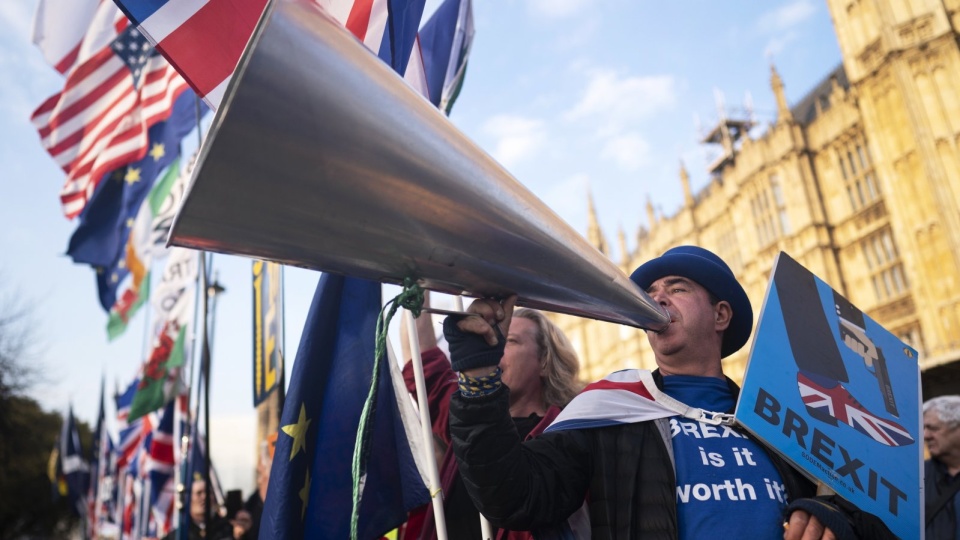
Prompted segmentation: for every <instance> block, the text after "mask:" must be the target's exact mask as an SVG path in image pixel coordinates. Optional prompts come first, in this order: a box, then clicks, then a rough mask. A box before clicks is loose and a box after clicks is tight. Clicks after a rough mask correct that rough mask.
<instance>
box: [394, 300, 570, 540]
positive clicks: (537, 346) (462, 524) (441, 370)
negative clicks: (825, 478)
mask: <svg viewBox="0 0 960 540" xmlns="http://www.w3.org/2000/svg"><path fill="white" fill-rule="evenodd" d="M425 294H426V295H427V296H426V297H425V300H424V305H425V306H429V302H430V301H429V293H425ZM416 325H417V333H418V335H419V338H418V340H419V345H420V351H421V353H420V356H421V359H422V361H423V371H424V379H425V382H426V387H427V393H428V395H427V399H428V401H429V406H430V418H431V421H432V423H433V434H434V438H435V449H436V451H437V455H438V456H439V457H438V460H439V463H440V467H439V468H440V485H441V487H442V488H443V493H444V515H445V517H446V525H447V536H448V538H451V539H453V538H456V539H472V538H476V539H479V538H481V528H480V517H479V513H478V512H477V509H476V507H475V506H474V505H473V502H472V501H471V500H470V497H469V495H468V494H467V492H466V490H465V489H464V486H463V480H462V479H461V478H460V475H459V474H458V471H457V469H458V468H457V463H456V460H455V458H454V455H453V450H452V449H451V448H450V431H449V429H448V411H449V404H450V396H451V395H452V394H453V393H454V392H455V391H456V389H457V375H456V373H454V372H453V370H452V369H451V368H450V361H449V360H448V359H447V357H446V355H445V354H444V352H443V351H442V350H440V348H439V347H438V346H437V339H436V336H435V334H434V329H433V326H432V324H431V320H430V315H429V314H427V313H424V314H422V315H421V316H420V317H419V318H418V319H417V322H416ZM401 336H402V339H403V340H406V336H407V333H406V330H405V329H404V330H401ZM506 342H507V344H506V348H505V352H504V354H503V357H502V358H501V359H500V362H499V365H500V368H501V369H502V370H503V379H504V381H506V382H507V383H508V384H509V385H510V387H511V389H513V392H512V393H511V395H510V400H509V403H508V404H507V405H506V408H507V409H508V410H509V416H510V418H511V425H512V426H513V427H514V429H515V430H516V432H517V433H518V435H519V436H520V437H521V438H526V439H530V438H532V437H535V436H536V435H539V434H540V433H542V432H543V430H544V429H545V428H546V427H547V425H549V424H550V422H552V421H553V419H554V418H556V416H557V414H558V413H559V412H560V410H561V408H562V407H563V406H565V405H566V404H567V403H568V402H569V401H570V400H571V399H572V398H573V396H575V395H576V394H577V392H579V390H580V389H581V387H582V385H581V384H580V382H579V381H578V379H577V375H578V373H579V367H580V364H579V361H578V359H577V355H576V352H575V351H574V350H573V347H572V346H571V345H570V342H569V341H568V340H567V338H566V336H564V334H563V333H562V332H561V331H560V329H559V328H557V327H556V325H554V324H553V323H552V322H550V321H549V320H548V319H547V318H546V317H545V316H544V315H543V314H542V313H540V312H539V311H536V310H532V309H519V310H517V312H516V314H515V316H514V325H513V327H512V328H511V329H510V333H509V334H508V335H507V339H506ZM404 345H406V343H405V344H404ZM404 355H405V358H407V359H408V360H407V362H406V365H405V366H404V368H403V375H404V379H405V381H406V384H407V389H408V390H409V392H410V393H411V395H413V397H414V398H416V383H415V380H414V374H413V367H412V363H411V361H410V360H409V358H410V353H409V352H408V351H406V350H405V351H404ZM421 520H422V528H421V529H419V536H417V531H416V529H417V527H415V526H413V524H415V523H417V522H420V521H421ZM403 532H404V534H405V536H404V538H405V539H411V538H421V539H424V540H427V539H433V538H436V526H435V522H434V517H433V510H432V508H431V507H430V506H428V507H427V508H426V510H425V514H423V515H413V516H411V520H410V522H408V527H407V528H406V530H404V531H403ZM496 538H509V539H528V538H531V536H530V534H529V533H526V532H517V531H505V530H501V531H498V532H497V533H496Z"/></svg>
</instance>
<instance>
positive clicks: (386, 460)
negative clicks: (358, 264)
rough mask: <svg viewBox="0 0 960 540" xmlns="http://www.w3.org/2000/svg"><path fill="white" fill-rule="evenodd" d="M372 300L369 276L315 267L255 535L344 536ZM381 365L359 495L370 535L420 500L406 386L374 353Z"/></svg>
mask: <svg viewBox="0 0 960 540" xmlns="http://www.w3.org/2000/svg"><path fill="white" fill-rule="evenodd" d="M380 307H381V302H380V284H379V283H375V282H370V281H365V280H360V279H354V278H347V277H343V276H337V275H333V274H328V273H324V274H323V275H322V276H321V278H320V283H319V285H318V286H317V292H316V294H315V295H314V298H313V303H312V304H311V306H310V312H309V314H308V315H307V321H306V324H305V325H304V329H303V334H302V337H301V339H300V346H299V347H298V349H297V357H296V360H295V362H294V364H293V374H292V376H291V379H290V386H289V389H288V391H287V396H286V400H285V405H284V409H283V415H282V418H281V421H280V426H281V428H280V434H279V437H278V439H277V446H276V450H275V453H274V457H273V468H272V472H271V474H270V486H269V488H268V496H267V500H266V504H265V507H264V512H263V518H262V522H261V526H260V538H261V539H273V538H275V539H284V538H311V539H312V538H316V539H326V538H348V537H349V536H350V515H351V511H352V499H353V496H352V493H353V487H352V474H351V462H352V459H353V449H354V441H355V435H356V433H357V429H358V426H359V422H360V414H361V411H362V409H363V404H364V401H365V399H366V396H367V392H368V390H369V388H370V382H371V379H372V372H373V364H374V349H375V343H374V337H375V333H376V324H377V318H378V316H379V311H380ZM381 369H382V372H381V374H380V375H381V376H380V384H379V386H378V388H377V392H378V406H377V408H376V413H375V415H374V417H373V418H372V440H371V441H370V445H369V448H370V452H371V453H370V457H369V459H368V460H367V465H366V477H365V478H364V480H363V486H364V490H363V493H362V496H361V501H360V513H359V529H358V531H359V535H358V538H361V539H370V538H379V537H380V536H381V535H382V534H384V533H385V532H387V531H389V530H391V529H393V528H394V527H396V526H397V525H399V524H400V523H402V522H404V521H405V520H406V519H407V511H408V510H410V509H412V508H415V507H417V506H420V505H423V504H425V503H427V502H428V501H429V500H430V494H429V493H428V492H427V489H426V487H425V483H424V481H423V478H422V476H421V474H420V472H419V469H418V468H417V465H416V462H415V458H417V457H418V455H417V453H416V452H415V451H414V450H411V448H410V443H409V437H408V435H407V432H406V430H405V428H404V425H403V422H402V421H401V417H400V414H401V409H400V407H399V403H406V404H407V406H408V407H412V405H411V404H410V400H409V398H408V396H407V395H406V390H405V389H401V390H399V391H398V390H397V387H396V386H395V383H394V378H393V377H392V375H391V369H392V370H393V371H398V368H397V365H396V362H395V361H393V360H392V359H384V361H383V362H381ZM400 384H402V380H401V381H400ZM401 388H402V387H401ZM398 398H402V399H399V400H398ZM414 439H415V437H414Z"/></svg>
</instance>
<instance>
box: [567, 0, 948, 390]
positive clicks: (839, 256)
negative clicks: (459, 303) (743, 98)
mask: <svg viewBox="0 0 960 540" xmlns="http://www.w3.org/2000/svg"><path fill="white" fill-rule="evenodd" d="M827 4H828V7H829V9H830V12H831V15H832V18H833V23H834V28H835V30H836V33H837V38H838V41H839V44H840V50H841V53H842V56H843V63H842V65H841V66H840V67H838V68H837V69H835V70H834V71H833V72H832V73H829V74H827V75H826V76H825V78H824V80H823V82H822V83H820V84H819V85H818V86H817V87H816V88H814V89H813V90H812V91H811V92H809V93H808V94H807V95H806V96H805V97H804V98H803V99H802V100H801V101H800V102H799V103H797V104H794V105H793V107H790V106H789V105H788V104H787V101H786V98H785V95H784V88H783V83H782V81H781V80H780V77H779V76H778V75H777V73H776V71H772V77H771V86H772V89H773V93H774V95H775V97H776V102H777V119H776V121H775V122H774V123H773V125H771V126H770V127H769V129H767V130H766V132H765V133H764V134H763V135H762V136H759V137H757V138H755V139H752V138H751V137H750V136H749V130H750V127H752V122H751V121H750V120H747V119H741V120H738V119H736V118H725V119H722V120H721V121H720V122H719V123H718V124H717V126H716V127H715V128H714V129H713V130H712V131H711V132H710V133H709V134H708V135H706V137H705V138H704V142H705V143H712V144H716V145H718V147H719V148H721V154H720V156H719V158H718V159H717V160H716V161H715V162H714V163H713V164H711V165H710V172H711V180H710V182H709V184H708V185H707V186H706V187H704V188H703V189H702V190H700V191H699V192H698V193H694V192H692V191H691V188H690V180H689V177H688V176H687V173H686V171H685V170H683V169H682V168H681V170H680V175H679V176H680V178H679V180H680V182H681V183H682V187H683V190H684V199H685V200H684V203H683V205H682V207H681V208H679V209H677V210H676V212H675V213H674V214H673V215H670V216H660V215H657V213H656V212H654V210H653V208H652V206H651V205H650V203H649V202H648V204H647V218H648V224H647V225H646V226H643V227H641V228H640V230H639V231H637V233H636V234H637V236H636V244H637V247H636V249H634V250H632V251H628V250H627V249H626V239H625V238H624V233H623V232H622V231H621V233H620V237H619V247H620V251H619V252H620V254H622V256H621V260H619V261H616V262H617V264H618V265H619V266H620V267H621V269H622V270H623V271H624V272H625V273H626V274H628V275H629V273H630V272H631V271H632V270H633V269H634V268H636V267H637V266H638V265H639V264H641V263H642V262H644V261H647V260H649V259H651V258H653V257H656V256H658V255H660V254H661V253H663V252H664V251H666V250H667V249H669V248H671V247H673V246H676V245H680V244H696V245H700V246H703V247H705V248H708V249H710V250H712V251H714V252H716V253H717V254H718V255H720V256H721V257H722V258H723V259H724V260H725V261H727V262H728V263H729V264H730V266H731V268H732V269H733V271H734V273H735V274H736V275H737V278H738V279H739V280H740V282H741V283H742V284H743V285H744V288H745V289H746V290H747V294H748V295H749V296H750V301H751V303H752V304H753V307H754V317H755V319H756V318H757V317H759V314H760V308H761V306H762V304H763V300H764V295H765V294H766V291H767V284H768V280H769V276H770V272H771V269H772V267H773V264H774V261H775V259H776V256H777V254H778V253H779V252H780V251H784V252H786V253H788V254H789V255H790V256H791V257H793V258H794V259H796V260H797V261H799V262H800V263H801V264H803V265H804V266H805V267H807V268H808V269H809V270H810V271H811V272H813V273H814V274H816V275H817V276H819V277H820V278H821V279H823V280H824V281H825V282H827V283H828V284H830V285H831V286H832V287H833V288H835V289H836V290H837V291H839V292H840V293H841V294H843V295H844V296H845V297H846V298H847V299H849V300H850V301H851V302H853V304H854V305H856V306H858V307H859V308H861V309H862V310H863V311H864V313H866V314H867V315H868V316H870V317H871V318H872V319H874V320H875V321H876V322H877V323H879V324H880V325H882V326H883V327H885V328H886V329H888V330H890V331H891V332H893V333H894V334H896V335H897V336H899V337H900V338H901V339H902V340H904V341H905V342H907V343H909V344H910V345H912V346H913V347H914V348H916V349H917V351H918V352H919V354H920V366H921V370H922V372H923V377H922V380H923V393H924V398H925V399H926V398H929V397H932V396H934V395H940V394H945V393H960V362H958V360H960V0H827ZM587 238H588V239H589V240H590V242H591V243H592V244H593V245H594V246H595V247H597V248H598V249H599V250H600V251H602V252H604V253H606V254H608V255H609V254H610V252H609V250H608V249H607V245H606V241H605V239H604V235H603V233H602V231H601V230H600V228H599V226H598V225H597V221H596V214H595V209H594V208H593V205H592V202H591V207H590V221H589V224H588V231H587ZM551 317H552V318H553V319H554V320H555V321H556V322H557V323H558V324H559V325H560V327H561V328H562V329H563V330H564V331H565V332H566V334H567V336H568V337H569V338H570V339H571V341H572V342H573V344H574V347H575V348H576V349H577V352H578V353H579V354H580V358H581V363H582V365H583V369H582V372H581V377H582V378H583V379H584V380H586V381H591V380H596V379H598V378H601V377H603V376H605V375H606V374H607V373H610V372H611V371H615V370H618V369H623V368H626V367H640V368H646V369H653V368H654V367H655V364H654V360H653V353H652V351H650V348H649V346H648V344H647V340H646V336H645V335H644V332H643V331H642V330H638V329H635V328H630V327H627V326H621V325H616V324H611V323H605V322H599V321H594V320H589V319H582V318H578V317H573V316H567V315H551ZM755 322H756V320H755ZM749 350H750V346H749V344H748V346H746V347H744V348H743V349H742V350H741V351H740V352H738V353H736V354H734V355H732V356H730V357H728V358H726V359H725V360H724V362H725V365H724V369H725V372H726V373H727V374H728V376H730V377H731V378H733V379H734V380H737V381H739V380H741V379H742V376H743V371H744V368H745V367H746V361H747V355H748V352H749Z"/></svg>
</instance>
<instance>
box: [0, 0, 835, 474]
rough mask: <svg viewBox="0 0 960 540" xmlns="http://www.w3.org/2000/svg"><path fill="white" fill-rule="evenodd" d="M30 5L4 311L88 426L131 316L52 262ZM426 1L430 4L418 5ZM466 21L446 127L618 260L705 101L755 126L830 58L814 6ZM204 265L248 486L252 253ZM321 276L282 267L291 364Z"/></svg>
mask: <svg viewBox="0 0 960 540" xmlns="http://www.w3.org/2000/svg"><path fill="white" fill-rule="evenodd" d="M36 3H37V1H36V0H19V1H14V2H2V3H0V81H2V82H0V140H2V144H0V160H2V163H3V171H4V172H3V174H2V180H0V185H2V188H3V189H2V195H0V253H2V256H0V278H2V282H0V299H2V300H0V302H3V303H5V304H8V303H9V302H10V300H9V299H10V298H12V297H13V298H18V299H19V301H20V302H21V303H22V304H24V305H26V306H29V308H30V310H31V312H32V316H33V320H34V321H35V325H34V328H35V337H36V338H37V339H36V343H35V346H36V349H35V353H36V364H37V366H38V367H40V368H41V371H42V373H43V375H44V379H45V380H44V381H43V382H42V383H40V384H38V385H37V386H36V387H35V388H34V389H33V390H32V392H33V395H34V396H35V397H36V398H37V399H39V400H40V402H41V404H42V405H43V406H44V407H46V408H48V409H53V410H60V411H65V410H66V408H67V406H68V404H69V403H72V404H73V407H74V411H75V414H76V415H77V416H78V417H80V418H81V419H84V420H86V421H88V422H92V421H93V420H94V419H95V416H96V411H97V400H98V391H99V385H100V378H101V376H105V377H106V379H107V381H108V388H110V389H112V388H113V387H114V385H122V384H126V383H127V382H128V381H129V380H131V378H132V377H133V376H134V374H135V372H136V370H137V367H138V365H139V363H140V361H141V360H142V357H143V354H144V353H143V350H144V337H143V336H144V330H143V329H144V327H145V321H144V317H143V315H142V314H141V315H138V316H137V318H135V319H134V321H133V322H132V324H131V327H130V329H129V330H128V332H127V334H126V335H124V336H123V337H122V338H120V339H118V340H117V341H115V342H112V343H108V342H107V339H106V333H105V330H104V327H105V324H106V316H105V314H104V313H103V312H102V310H101V309H100V306H99V303H98V302H97V296H96V286H95V282H94V275H93V272H92V271H91V270H90V269H89V268H88V267H84V266H80V265H74V264H73V263H72V262H71V261H70V259H69V258H68V257H67V256H65V255H64V252H65V250H66V245H67V241H68V239H69V237H70V234H71V233H72V231H73V229H74V228H75V226H76V224H75V223H73V222H69V221H67V220H66V219H65V218H64V217H63V216H62V213H61V211H60V205H59V200H58V196H57V195H58V192H59V189H60V187H61V185H62V184H63V181H64V176H63V173H62V172H61V171H60V170H59V169H58V168H57V167H56V166H55V165H54V163H53V161H52V160H51V159H50V158H49V157H48V156H47V154H46V153H45V151H44V150H43V149H42V147H41V146H40V142H39V138H38V136H37V134H36V131H35V130H34V129H33V128H32V126H31V125H30V122H29V118H30V114H31V112H32V111H33V110H34V109H35V108H36V107H37V106H38V105H39V104H40V103H41V102H42V101H43V100H44V99H46V98H47V97H48V96H50V95H52V94H53V93H55V92H57V91H58V90H59V88H60V87H61V86H62V84H63V81H62V78H61V77H60V76H59V75H58V74H57V73H56V72H55V71H54V70H53V69H52V68H50V67H49V66H47V65H46V64H45V63H44V61H43V59H42V58H41V56H40V53H39V51H38V50H37V49H36V48H35V47H34V46H33V45H32V44H31V39H30V34H31V25H32V18H33V12H34V10H35V9H36ZM436 4H437V2H436V1H435V0H431V1H429V2H428V4H427V9H428V12H429V10H431V9H432V7H433V6H435V5H436ZM474 13H475V21H476V23H475V25H476V37H475V39H474V43H473V52H472V55H471V58H470V64H469V69H468V72H467V78H466V83H465V85H464V88H463V92H462V93H461V95H460V98H459V100H458V101H457V103H456V105H455V106H454V109H453V114H452V115H451V121H452V122H453V123H454V124H455V125H456V126H457V127H458V128H459V129H461V130H462V131H464V132H465V133H466V134H467V135H468V136H469V137H470V138H471V139H472V140H473V141H475V142H476V143H477V144H478V145H479V146H480V147H482V148H483V149H485V150H486V151H487V152H489V153H490V154H491V155H493V157H495V158H496V159H497V160H499V161H500V162H501V163H502V164H503V165H504V166H505V167H506V168H507V170H509V171H510V172H511V173H512V174H513V175H514V176H515V177H516V178H517V179H518V180H519V181H521V182H522V183H523V184H525V185H526V186H527V187H528V188H529V189H530V190H531V191H533V192H534V194H536V195H537V196H538V197H540V198H541V199H542V200H543V201H544V202H545V203H546V204H547V205H548V206H550V207H551V208H552V209H553V210H554V211H556V212H557V213H558V214H559V215H560V216H561V217H562V218H563V219H565V220H566V221H567V222H568V223H569V224H570V225H571V226H573V227H574V229H576V230H578V231H580V232H584V231H585V230H586V224H587V203H586V196H587V193H588V192H589V193H592V195H593V198H594V201H595V203H596V207H597V211H598V213H599V215H600V223H601V226H602V228H603V230H604V232H605V233H606V236H607V241H608V244H609V245H611V246H614V247H613V249H614V251H615V253H614V257H615V258H616V259H617V260H619V256H620V255H619V254H618V253H616V247H615V246H616V244H617V243H616V233H617V230H618V229H619V228H621V227H622V228H623V229H624V231H625V232H626V236H627V241H628V246H629V247H630V248H631V249H632V248H633V247H634V242H635V241H634V238H635V237H636V231H637V228H638V226H640V225H641V224H645V223H646V210H645V204H646V200H647V198H649V199H650V200H651V201H652V202H653V204H654V206H655V207H658V208H659V210H660V212H662V213H663V214H666V215H672V214H673V213H675V212H676V210H677V208H678V207H679V204H680V201H681V200H682V190H681V187H680V182H679V174H678V170H679V166H680V162H681V160H682V161H683V163H685V164H686V167H687V169H688V170H689V172H690V175H691V180H692V182H693V185H694V189H697V188H698V187H700V186H703V185H705V183H706V181H707V174H706V163H707V162H708V161H709V158H710V157H711V154H710V153H709V150H708V149H705V148H704V147H703V146H702V145H700V144H699V143H698V139H699V135H700V131H698V128H697V120H696V119H698V118H699V122H700V124H701V125H702V128H703V129H706V128H707V127H709V126H710V125H711V124H712V123H713V122H715V121H716V119H717V108H716V100H717V95H722V98H723V100H724V102H725V103H726V105H727V107H728V108H743V107H744V106H745V104H746V103H749V102H751V101H752V104H753V111H754V114H755V116H756V119H757V120H758V122H759V123H760V124H761V125H764V124H766V123H769V122H771V121H772V120H773V119H774V112H775V110H776V106H775V102H774V98H773V95H772V92H771V90H770V65H771V62H772V63H773V64H775V65H776V67H777V70H778V72H779V73H780V75H781V77H782V78H783V80H784V83H785V85H786V92H787V99H788V101H789V102H790V103H791V104H793V103H796V102H797V101H798V100H799V99H800V98H802V97H803V95H804V94H805V93H806V92H807V91H808V90H809V89H811V88H812V87H813V86H815V85H816V84H817V83H818V82H819V81H820V80H821V79H823V78H824V77H826V75H827V74H828V72H829V71H830V70H831V69H833V68H834V67H835V66H836V65H837V64H839V62H840V52H839V49H838V46H837V40H836V37H835V35H834V33H833V26H832V23H831V19H830V15H829V12H828V11H827V7H826V3H825V2H823V1H821V0H789V1H773V0H771V1H766V2H755V1H745V0H731V1H728V2H705V1H700V2H691V1H681V2H649V1H642V2H638V1H636V0H593V1H588V0H499V1H496V2H492V1H483V0H481V1H477V2H475V6H474ZM748 96H749V97H748ZM214 268H215V271H216V272H217V273H218V275H219V280H220V282H221V283H223V285H224V286H225V287H226V289H227V292H226V294H224V295H222V296H221V297H220V300H219V308H218V311H217V321H216V329H215V342H214V343H213V355H214V360H213V366H214V367H213V370H214V371H213V376H212V384H213V388H212V391H211V399H212V406H211V413H212V416H213V418H214V422H215V424H216V425H219V426H221V427H220V429H219V430H218V428H217V427H216V426H215V427H214V431H213V435H214V436H216V435H217V434H218V431H221V430H222V432H224V433H227V432H230V433H234V435H233V437H232V438H228V436H227V435H226V434H225V435H223V439H222V440H223V441H225V442H224V443H223V444H222V446H221V449H219V450H218V448H217V446H218V442H217V440H216V438H215V437H214V440H212V442H211V444H212V446H213V447H214V455H215V457H216V456H217V455H218V454H219V455H221V456H223V457H222V461H224V462H227V461H229V462H230V463H232V464H233V465H232V466H233V467H234V469H235V470H236V471H238V472H236V473H235V475H236V481H235V482H233V483H231V479H233V477H228V478H227V479H225V483H226V484H227V485H228V486H231V485H236V486H237V487H242V488H243V489H244V491H245V492H246V491H248V490H249V486H250V484H251V479H252V472H251V473H250V475H249V476H248V475H247V473H246V472H243V471H245V470H246V469H244V467H246V466H249V462H246V461H245V460H246V459H248V458H247V456H249V459H250V461H252V455H253V448H252V445H253V443H252V437H251V435H250V434H251V433H252V430H253V427H252V426H253V423H254V416H253V409H252V407H251V400H252V397H251V395H252V392H251V384H252V383H251V367H250V366H251V354H252V353H251V340H252V338H251V334H250V332H251V320H250V317H251V292H250V287H251V281H250V261H249V260H247V259H241V258H236V257H229V256H222V255H217V256H215V257H214ZM318 277H319V274H317V273H315V272H310V271H305V270H298V269H291V270H289V271H288V272H287V273H286V280H287V282H286V297H285V301H286V305H287V308H286V323H287V329H286V344H287V347H286V348H287V357H288V358H289V359H290V362H291V363H292V359H293V357H294V354H295V351H296V346H297V343H298V341H299V336H300V328H301V327H302V325H303V322H304V319H305V318H306V311H307V309H308V307H309V302H310V299H311V297H312V295H313V291H314V288H315V286H316V282H317V279H318ZM385 296H386V295H385ZM8 305H9V304H8ZM288 368H289V365H288ZM224 465H226V463H224ZM250 470H251V471H252V469H250ZM227 472H228V475H229V474H231V473H230V472H229V471H227Z"/></svg>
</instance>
